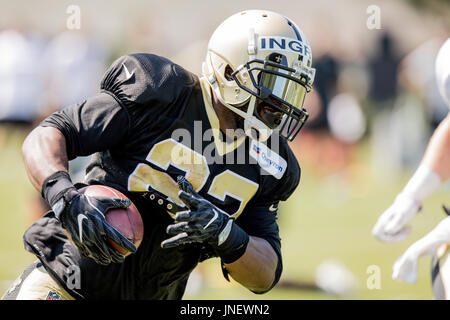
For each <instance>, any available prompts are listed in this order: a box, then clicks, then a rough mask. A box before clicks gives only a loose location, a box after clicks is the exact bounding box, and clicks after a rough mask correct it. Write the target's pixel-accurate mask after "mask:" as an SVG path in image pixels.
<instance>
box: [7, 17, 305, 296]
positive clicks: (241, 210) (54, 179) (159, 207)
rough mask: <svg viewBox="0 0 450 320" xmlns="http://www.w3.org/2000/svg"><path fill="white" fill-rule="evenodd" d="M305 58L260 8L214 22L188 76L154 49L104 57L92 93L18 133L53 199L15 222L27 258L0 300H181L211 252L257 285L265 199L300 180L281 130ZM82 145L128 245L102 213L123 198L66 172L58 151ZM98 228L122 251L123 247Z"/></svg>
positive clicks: (270, 237) (294, 106)
mask: <svg viewBox="0 0 450 320" xmlns="http://www.w3.org/2000/svg"><path fill="white" fill-rule="evenodd" d="M311 63H312V61H311V49H310V47H309V44H308V42H307V40H306V38H305V36H304V34H303V33H302V32H301V31H300V29H299V28H298V27H297V26H296V25H295V24H294V23H293V22H292V21H291V20H289V19H288V18H286V17H284V16H282V15H280V14H277V13H274V12H270V11H260V10H249V11H243V12H239V13H237V14H235V15H233V16H231V17H230V18H228V19H226V20H225V21H224V22H223V23H222V24H221V25H220V26H219V27H218V28H217V29H216V30H215V32H214V33H213V35H212V37H211V39H210V41H209V45H208V50H207V55H206V61H205V62H204V65H203V76H202V77H201V78H198V77H197V76H195V75H194V74H192V73H190V72H189V71H187V70H185V69H183V68H182V67H181V66H179V65H177V64H175V63H173V62H171V61H169V60H167V59H166V58H163V57H160V56H156V55H153V54H130V55H126V56H123V57H121V58H119V59H118V60H116V61H115V62H114V63H113V64H112V65H111V67H110V68H109V69H108V70H107V71H106V73H105V75H104V77H103V79H102V81H101V90H100V92H99V93H98V94H97V95H96V96H93V97H91V98H89V99H87V100H86V101H84V102H82V103H80V104H77V105H73V106H70V107H67V108H65V109H63V110H61V111H59V112H56V113H54V114H52V115H50V116H49V117H48V118H47V119H45V120H44V121H43V122H42V123H41V124H40V125H39V126H38V127H37V128H36V129H34V130H33V131H32V132H31V133H30V135H29V136H28V137H27V138H26V140H25V142H24V144H23V158H24V162H25V166H26V169H27V173H28V175H29V178H30V180H31V183H32V184H33V185H34V186H35V187H36V189H38V190H39V191H40V192H41V194H42V196H43V198H44V199H45V200H46V201H47V202H48V203H49V205H50V206H51V208H52V210H51V211H50V212H48V213H47V214H46V215H45V216H44V217H43V218H41V219H40V220H38V221H37V222H36V223H35V224H34V225H32V226H31V227H30V228H29V229H28V230H27V231H26V232H25V234H24V243H25V248H26V249H27V250H28V251H29V252H31V253H33V254H35V255H36V256H37V258H38V259H39V261H38V262H36V263H35V264H33V265H32V266H30V267H29V268H28V269H27V270H26V271H25V272H24V273H23V274H22V275H21V277H20V278H19V279H18V281H17V282H16V283H15V285H13V287H12V288H11V289H10V290H9V291H8V292H7V294H6V295H5V299H46V298H48V297H51V298H52V299H55V297H59V298H61V299H68V298H73V299H181V298H182V296H183V293H184V290H185V287H186V282H187V280H188V277H189V274H190V273H191V271H192V270H193V269H194V268H195V266H196V265H197V264H198V263H199V262H200V261H203V260H204V259H208V258H211V257H219V258H220V261H221V267H222V272H223V274H224V276H225V277H226V278H227V279H228V276H229V275H230V276H231V277H232V278H233V279H235V280H236V281H237V282H238V283H240V284H241V285H242V286H244V287H246V288H248V289H249V290H251V291H252V292H255V293H264V292H267V291H269V290H270V289H271V288H272V287H273V286H274V285H275V284H276V283H277V282H278V280H279V278H280V275H281V272H282V257H281V251H280V237H279V230H278V226H277V221H276V219H277V209H278V204H279V202H280V201H285V200H287V199H288V197H289V196H290V195H291V194H292V192H293V191H294V190H295V189H296V187H297V185H298V183H299V180H300V168H299V165H298V163H297V161H296V159H295V157H294V155H293V153H292V152H291V150H290V148H289V146H288V144H287V141H290V140H293V139H294V138H295V136H296V135H297V134H298V132H299V131H300V129H301V128H302V126H303V124H304V123H305V121H306V119H307V118H308V113H307V112H306V110H305V109H304V108H303V106H302V105H303V100H304V97H305V95H306V93H307V92H308V91H310V90H311V86H312V83H313V79H314V69H313V68H312V67H311ZM230 130H231V131H230ZM230 132H231V134H230ZM181 133H182V134H181ZM186 133H187V134H188V135H190V136H191V137H194V139H193V140H192V139H191V140H190V139H188V138H185V137H186ZM240 133H241V134H240ZM89 154H94V156H93V160H92V162H91V163H90V165H89V166H88V168H87V170H86V178H85V182H86V183H87V184H104V185H108V186H111V187H113V188H116V189H118V190H119V191H121V192H123V193H125V194H126V195H127V196H128V197H129V198H130V199H131V201H132V202H133V203H134V204H135V205H136V206H137V208H138V210H139V212H140V213H141V215H142V218H143V221H144V239H143V241H142V243H141V245H140V247H139V249H138V250H136V248H135V247H134V245H133V244H132V243H131V242H130V241H128V240H127V239H126V238H125V237H123V236H122V235H121V234H120V233H118V232H117V231H116V230H115V229H114V228H112V227H111V226H110V225H109V224H108V223H107V222H106V221H105V217H104V214H105V212H106V211H107V210H110V209H112V208H117V207H121V208H125V207H127V206H129V205H130V202H129V201H127V200H121V199H109V198H98V197H87V196H85V195H83V194H80V193H79V192H78V188H79V187H80V186H78V185H77V186H74V185H73V184H72V181H71V179H70V176H69V175H68V173H67V169H68V168H67V166H68V165H67V162H68V160H71V159H73V158H75V157H78V156H84V155H89ZM230 155H231V156H230ZM239 157H240V158H239ZM235 158H239V159H237V161H232V160H236V159H235ZM66 232H67V234H68V235H69V237H68V236H67V235H66ZM107 237H109V238H111V239H112V240H113V241H115V242H116V243H117V244H119V245H120V246H122V247H124V248H126V249H127V250H129V251H132V252H135V253H134V254H132V255H130V256H128V257H127V258H126V259H125V257H124V256H122V255H121V254H119V253H117V252H116V251H114V250H113V249H112V248H111V247H110V246H109V245H108V244H107V242H106V240H105V239H106V238H107ZM76 275H78V276H79V278H76ZM74 279H75V280H76V279H80V280H79V281H78V282H77V281H73V280H74Z"/></svg>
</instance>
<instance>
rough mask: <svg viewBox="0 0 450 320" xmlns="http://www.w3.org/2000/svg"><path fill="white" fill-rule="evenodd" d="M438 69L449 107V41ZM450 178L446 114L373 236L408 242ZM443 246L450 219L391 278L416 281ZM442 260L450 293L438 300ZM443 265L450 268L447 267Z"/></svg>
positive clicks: (449, 232)
mask: <svg viewBox="0 0 450 320" xmlns="http://www.w3.org/2000/svg"><path fill="white" fill-rule="evenodd" d="M435 66H436V70H435V71H436V80H437V84H438V87H439V92H440V93H441V95H442V97H443V98H444V100H445V101H446V103H447V105H448V106H449V108H450V38H449V39H447V41H446V42H445V43H444V44H443V46H442V47H441V49H440V50H439V53H438V55H437V58H436V64H435ZM449 178H450V114H447V116H446V118H445V119H444V120H442V122H441V123H440V124H439V126H438V127H437V128H436V130H435V131H434V133H433V135H432V137H431V139H430V142H429V143H428V146H427V149H426V152H425V155H424V157H423V158H422V161H421V163H420V165H419V167H418V169H417V170H416V172H415V173H414V175H413V176H412V177H411V179H410V180H409V182H408V183H407V185H406V186H405V188H404V189H403V190H402V191H401V192H400V193H399V194H398V196H397V197H396V198H395V201H394V203H393V204H392V205H391V206H390V207H389V208H388V209H387V210H386V211H385V212H384V213H383V214H382V215H381V216H380V218H379V219H378V221H377V223H376V225H375V227H374V228H373V230H372V233H373V235H374V236H375V237H377V238H378V239H380V240H382V241H385V242H397V241H400V240H403V239H405V238H406V237H407V235H408V234H409V231H410V229H411V227H410V226H408V225H407V224H408V223H409V222H410V220H411V219H412V218H413V217H414V216H415V215H416V213H417V212H418V211H419V210H420V208H421V206H422V202H423V201H424V199H425V198H426V197H428V196H429V195H430V194H432V193H433V192H434V191H435V190H436V189H437V188H438V187H439V186H440V185H441V184H442V183H444V182H445V181H447V180H448V179H449ZM449 214H450V213H449ZM443 244H450V216H449V217H447V218H445V219H444V220H442V221H441V222H440V223H439V224H438V225H437V226H436V227H435V228H434V229H433V230H432V231H431V232H430V233H428V234H427V235H426V236H425V237H423V238H421V239H420V240H418V241H417V242H415V243H414V244H412V245H411V246H410V247H409V248H408V249H407V250H406V251H405V253H404V254H403V255H402V256H401V257H400V258H398V259H397V261H396V262H395V264H394V267H393V269H394V270H393V275H392V277H393V278H394V279H399V280H404V281H407V282H415V281H416V280H417V264H418V259H419V257H421V256H424V255H433V256H435V255H436V254H437V251H438V250H437V249H438V248H439V247H440V246H441V245H443ZM439 251H441V250H439ZM447 252H449V251H447ZM449 256H450V255H449ZM440 260H441V261H437V268H438V271H439V264H441V274H440V275H439V277H440V281H441V282H443V285H442V286H441V287H443V288H445V287H447V288H448V289H449V292H447V293H446V292H444V293H443V294H438V295H440V296H439V297H436V295H437V294H436V292H435V298H447V299H450V272H446V274H443V270H442V268H444V267H446V268H445V269H447V270H449V271H450V258H448V259H447V256H446V255H443V256H441V259H440ZM447 260H448V262H447ZM444 262H446V263H447V264H448V266H444V265H443V263H444ZM446 278H448V279H446ZM434 280H435V279H433V282H434ZM433 285H434V284H433ZM444 291H445V289H444Z"/></svg>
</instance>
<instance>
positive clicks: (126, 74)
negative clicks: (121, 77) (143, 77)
mask: <svg viewBox="0 0 450 320" xmlns="http://www.w3.org/2000/svg"><path fill="white" fill-rule="evenodd" d="M122 66H123V68H124V69H125V81H127V80H129V79H130V78H131V77H132V76H133V74H134V71H135V70H133V72H131V73H130V71H128V68H127V66H126V65H125V63H122Z"/></svg>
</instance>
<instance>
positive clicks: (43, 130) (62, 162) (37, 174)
mask: <svg viewBox="0 0 450 320" xmlns="http://www.w3.org/2000/svg"><path fill="white" fill-rule="evenodd" d="M22 157H23V160H24V163H25V169H26V171H27V174H28V177H29V179H30V181H31V183H32V184H33V186H34V187H35V188H36V189H37V190H38V191H39V192H40V191H41V187H42V184H43V183H44V181H45V179H46V178H47V177H49V176H50V175H51V174H53V173H55V172H56V171H67V169H68V159H67V151H66V141H65V138H64V136H63V134H62V133H61V132H60V131H59V130H58V129H55V128H52V127H37V128H35V129H34V130H33V131H32V132H31V133H30V134H29V135H28V136H27V137H26V139H25V141H24V143H23V145H22Z"/></svg>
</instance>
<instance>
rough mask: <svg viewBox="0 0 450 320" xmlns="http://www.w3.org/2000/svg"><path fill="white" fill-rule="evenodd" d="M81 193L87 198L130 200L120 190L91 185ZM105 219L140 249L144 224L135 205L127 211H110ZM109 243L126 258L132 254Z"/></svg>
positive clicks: (110, 242)
mask: <svg viewBox="0 0 450 320" xmlns="http://www.w3.org/2000/svg"><path fill="white" fill-rule="evenodd" d="M79 191H80V192H81V193H83V194H84V195H86V196H103V197H109V198H122V199H128V198H127V197H126V196H125V195H124V194H123V193H121V192H119V191H118V190H116V189H114V188H111V187H107V186H103V185H91V186H87V187H84V188H82V189H80V190H79ZM105 218H106V221H107V222H108V223H109V224H110V225H111V226H113V227H114V228H115V229H117V231H119V232H120V233H121V234H122V235H123V236H125V237H126V238H127V239H128V240H130V241H131V242H133V244H134V245H135V246H136V248H138V247H139V245H140V244H141V242H142V238H143V236H144V223H143V221H142V217H141V215H140V213H139V211H138V209H137V208H136V206H135V205H134V204H133V203H131V205H130V206H129V207H128V208H126V209H122V208H118V209H111V210H108V211H107V212H106V214H105ZM108 243H109V244H110V245H111V247H113V248H114V249H115V250H116V251H117V252H119V253H121V254H123V255H124V256H127V255H129V254H130V253H131V252H129V251H127V250H126V249H125V248H122V247H121V246H119V245H118V244H117V243H115V242H114V241H112V240H111V239H108Z"/></svg>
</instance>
